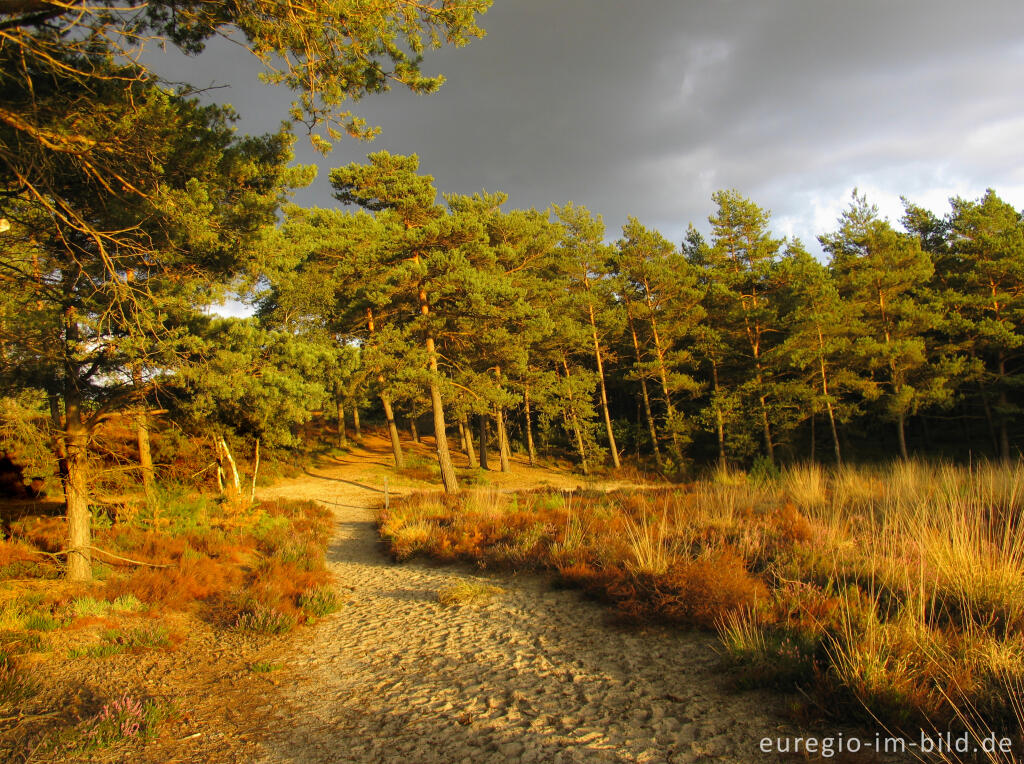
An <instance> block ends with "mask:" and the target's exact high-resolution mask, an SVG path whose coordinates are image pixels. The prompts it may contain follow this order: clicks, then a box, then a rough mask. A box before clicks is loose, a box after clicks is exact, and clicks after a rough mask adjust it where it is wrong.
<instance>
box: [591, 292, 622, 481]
mask: <svg viewBox="0 0 1024 764" xmlns="http://www.w3.org/2000/svg"><path fill="white" fill-rule="evenodd" d="M587 307H588V308H589V310H590V332H591V335H592V337H593V339H594V358H595V359H596V360H597V379H598V381H599V382H600V383H601V411H602V412H603V413H604V427H605V431H606V432H607V434H608V447H609V448H610V449H611V452H612V464H613V465H614V466H615V469H618V468H619V467H621V466H622V463H621V462H620V461H619V449H618V448H617V447H616V445H615V433H614V432H612V417H611V414H610V413H609V412H608V390H607V389H606V388H605V384H604V363H603V362H602V360H601V343H600V342H598V340H597V323H596V322H595V321H594V305H593V303H591V302H590V301H589V299H588V301H587Z"/></svg>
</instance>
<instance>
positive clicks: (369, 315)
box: [356, 308, 405, 470]
mask: <svg viewBox="0 0 1024 764" xmlns="http://www.w3.org/2000/svg"><path fill="white" fill-rule="evenodd" d="M366 328H367V330H368V331H369V332H370V334H371V335H372V334H373V330H374V324H373V311H372V310H371V309H370V308H367V309H366ZM377 381H378V382H380V385H381V394H380V402H381V404H382V405H383V406H384V418H385V419H386V420H387V422H388V434H389V435H390V436H391V452H392V453H393V454H394V455H395V469H396V470H404V469H405V456H404V455H403V454H402V441H400V440H399V439H398V425H397V424H395V410H394V409H393V408H392V407H391V397H390V396H389V395H388V394H387V393H385V392H383V390H384V384H385V380H384V375H383V374H378V375H377ZM358 430H359V425H358V424H357V425H356V431H357V432H358Z"/></svg>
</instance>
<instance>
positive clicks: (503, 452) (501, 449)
mask: <svg viewBox="0 0 1024 764" xmlns="http://www.w3.org/2000/svg"><path fill="white" fill-rule="evenodd" d="M494 376H495V378H496V379H497V380H498V385H499V386H500V385H501V367H500V366H495V367H494ZM494 422H495V424H496V425H497V427H498V459H499V461H500V462H501V471H502V472H511V471H512V458H511V457H512V454H511V451H510V449H509V447H508V432H507V431H506V430H505V410H504V409H503V408H502V407H501V406H496V407H495V410H494Z"/></svg>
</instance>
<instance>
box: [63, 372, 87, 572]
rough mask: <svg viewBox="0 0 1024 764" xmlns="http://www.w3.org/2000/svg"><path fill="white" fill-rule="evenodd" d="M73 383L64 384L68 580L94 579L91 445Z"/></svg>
mask: <svg viewBox="0 0 1024 764" xmlns="http://www.w3.org/2000/svg"><path fill="white" fill-rule="evenodd" d="M73 384H74V383H73V382H71V381H67V382H66V383H65V393H64V411H65V420H66V423H67V424H66V427H65V436H64V437H65V443H66V445H67V469H68V477H67V485H66V487H65V489H64V498H65V505H66V507H67V518H68V550H67V551H68V558H67V561H68V562H67V574H66V575H67V579H68V580H69V581H90V580H92V552H91V550H90V546H91V544H92V539H91V528H90V521H91V516H90V512H89V487H88V486H89V478H88V447H89V433H88V430H87V428H86V426H85V423H84V422H83V421H82V410H81V408H80V403H79V400H78V392H77V390H74V388H73Z"/></svg>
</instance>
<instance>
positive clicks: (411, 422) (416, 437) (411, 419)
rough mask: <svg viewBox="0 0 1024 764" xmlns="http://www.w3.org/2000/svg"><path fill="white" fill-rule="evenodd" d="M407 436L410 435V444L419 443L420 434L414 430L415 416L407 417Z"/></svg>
mask: <svg viewBox="0 0 1024 764" xmlns="http://www.w3.org/2000/svg"><path fill="white" fill-rule="evenodd" d="M409 434H410V435H412V442H413V443H419V442H420V434H419V432H418V431H417V430H416V417H415V416H410V417H409Z"/></svg>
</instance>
